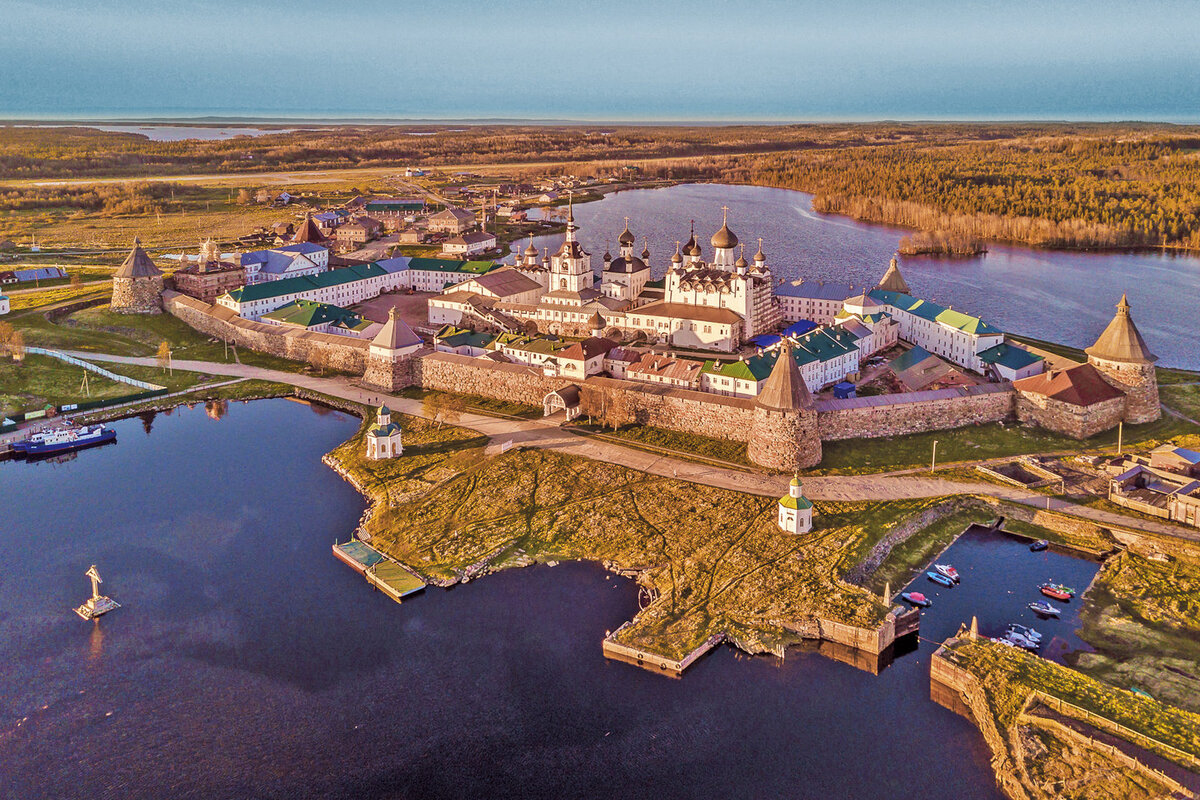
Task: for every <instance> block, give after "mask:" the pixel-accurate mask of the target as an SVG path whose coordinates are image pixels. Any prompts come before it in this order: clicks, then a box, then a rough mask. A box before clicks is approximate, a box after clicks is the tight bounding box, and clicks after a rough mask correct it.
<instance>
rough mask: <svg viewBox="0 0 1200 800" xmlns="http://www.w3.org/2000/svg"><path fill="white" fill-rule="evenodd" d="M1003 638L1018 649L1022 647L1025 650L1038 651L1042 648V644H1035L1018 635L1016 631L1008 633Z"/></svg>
mask: <svg viewBox="0 0 1200 800" xmlns="http://www.w3.org/2000/svg"><path fill="white" fill-rule="evenodd" d="M1002 638H1003V639H1004V640H1005V641H1006V642H1012V643H1013V644H1015V645H1016V646H1017V647H1020V648H1022V649H1023V650H1037V649H1038V648H1039V647H1041V646H1042V643H1041V642H1035V641H1034V640H1032V639H1030V638H1028V637H1026V636H1022V635H1021V634H1019V633H1017V632H1016V631H1009V632H1008V633H1006V634H1004V636H1003V637H1002Z"/></svg>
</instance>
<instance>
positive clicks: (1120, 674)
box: [1074, 540, 1200, 712]
mask: <svg viewBox="0 0 1200 800" xmlns="http://www.w3.org/2000/svg"><path fill="white" fill-rule="evenodd" d="M1161 543H1162V544H1163V545H1165V546H1168V547H1171V548H1173V549H1174V553H1173V554H1172V560H1171V561H1169V562H1162V561H1153V560H1150V559H1149V558H1146V557H1145V556H1143V555H1140V554H1138V553H1136V552H1132V551H1127V552H1124V553H1121V554H1120V555H1119V556H1117V557H1115V558H1112V559H1109V560H1108V561H1107V562H1106V563H1105V565H1104V567H1103V569H1101V571H1100V573H1099V574H1098V575H1097V577H1096V580H1095V582H1094V583H1093V585H1092V588H1091V590H1090V591H1089V592H1088V594H1087V598H1086V599H1087V605H1086V606H1085V608H1084V611H1083V615H1082V618H1081V621H1082V623H1083V627H1082V629H1081V630H1080V633H1079V635H1080V637H1081V638H1082V639H1083V640H1084V641H1086V642H1087V643H1088V644H1090V645H1091V646H1092V647H1094V648H1095V650H1096V652H1094V653H1080V654H1079V655H1078V656H1077V657H1076V658H1075V660H1074V666H1075V667H1076V668H1077V669H1079V670H1081V671H1082V672H1085V673H1087V674H1089V675H1092V676H1094V677H1096V678H1099V679H1101V680H1104V681H1106V682H1108V683H1112V684H1114V685H1116V686H1136V687H1138V688H1140V689H1143V690H1145V691H1147V692H1149V693H1150V694H1152V695H1153V696H1154V697H1155V698H1157V699H1159V700H1163V701H1165V702H1168V703H1172V704H1174V705H1178V706H1181V707H1183V708H1187V709H1190V710H1192V711H1196V712H1200V670H1197V667H1196V665H1197V664H1198V663H1200V546H1197V545H1194V544H1189V543H1184V542H1179V541H1171V542H1168V541H1167V540H1162V542H1161Z"/></svg>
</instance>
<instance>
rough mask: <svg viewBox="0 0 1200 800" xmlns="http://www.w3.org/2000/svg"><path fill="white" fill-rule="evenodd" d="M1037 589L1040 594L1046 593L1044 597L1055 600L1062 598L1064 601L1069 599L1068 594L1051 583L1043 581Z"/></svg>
mask: <svg viewBox="0 0 1200 800" xmlns="http://www.w3.org/2000/svg"><path fill="white" fill-rule="evenodd" d="M1038 589H1040V590H1041V592H1042V594H1044V595H1046V597H1052V598H1054V599H1055V600H1062V601H1063V602H1064V603H1065V602H1066V601H1068V600H1070V599H1071V595H1070V594H1068V593H1067V592H1064V591H1063V590H1061V589H1059V588H1058V587H1057V586H1054V585H1053V584H1049V583H1043V584H1042V585H1041V586H1039V587H1038Z"/></svg>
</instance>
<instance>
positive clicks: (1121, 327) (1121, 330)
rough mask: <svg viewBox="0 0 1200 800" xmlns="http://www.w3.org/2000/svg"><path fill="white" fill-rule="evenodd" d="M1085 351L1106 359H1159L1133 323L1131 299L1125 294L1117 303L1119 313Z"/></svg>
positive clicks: (1146, 361)
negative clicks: (1130, 312) (1130, 310)
mask: <svg viewBox="0 0 1200 800" xmlns="http://www.w3.org/2000/svg"><path fill="white" fill-rule="evenodd" d="M1084 352H1086V353H1087V354H1088V355H1089V356H1095V357H1096V358H1102V359H1104V360H1106V361H1132V362H1142V363H1153V362H1155V361H1157V360H1158V356H1156V355H1154V354H1152V353H1151V352H1150V348H1148V347H1146V340H1145V339H1143V338H1142V334H1141V333H1140V332H1138V329H1137V326H1136V325H1134V324H1133V317H1131V316H1130V315H1129V300H1128V299H1127V298H1126V297H1125V295H1121V302H1119V303H1117V314H1116V316H1115V317H1113V318H1112V322H1110V323H1108V327H1107V328H1105V329H1104V333H1102V334H1100V338H1099V339H1097V340H1096V343H1095V344H1094V345H1092V346H1091V347H1089V348H1088V349H1087V350H1085V351H1084Z"/></svg>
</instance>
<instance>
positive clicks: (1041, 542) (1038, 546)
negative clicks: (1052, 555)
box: [1029, 539, 1050, 553]
mask: <svg viewBox="0 0 1200 800" xmlns="http://www.w3.org/2000/svg"><path fill="white" fill-rule="evenodd" d="M1049 546H1050V543H1049V542H1047V541H1046V540H1045V539H1038V540H1037V541H1036V542H1034V543H1033V544H1031V545H1029V549H1030V550H1032V551H1033V552H1035V553H1039V552H1041V551H1042V550H1045V549H1046V548H1047V547H1049Z"/></svg>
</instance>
